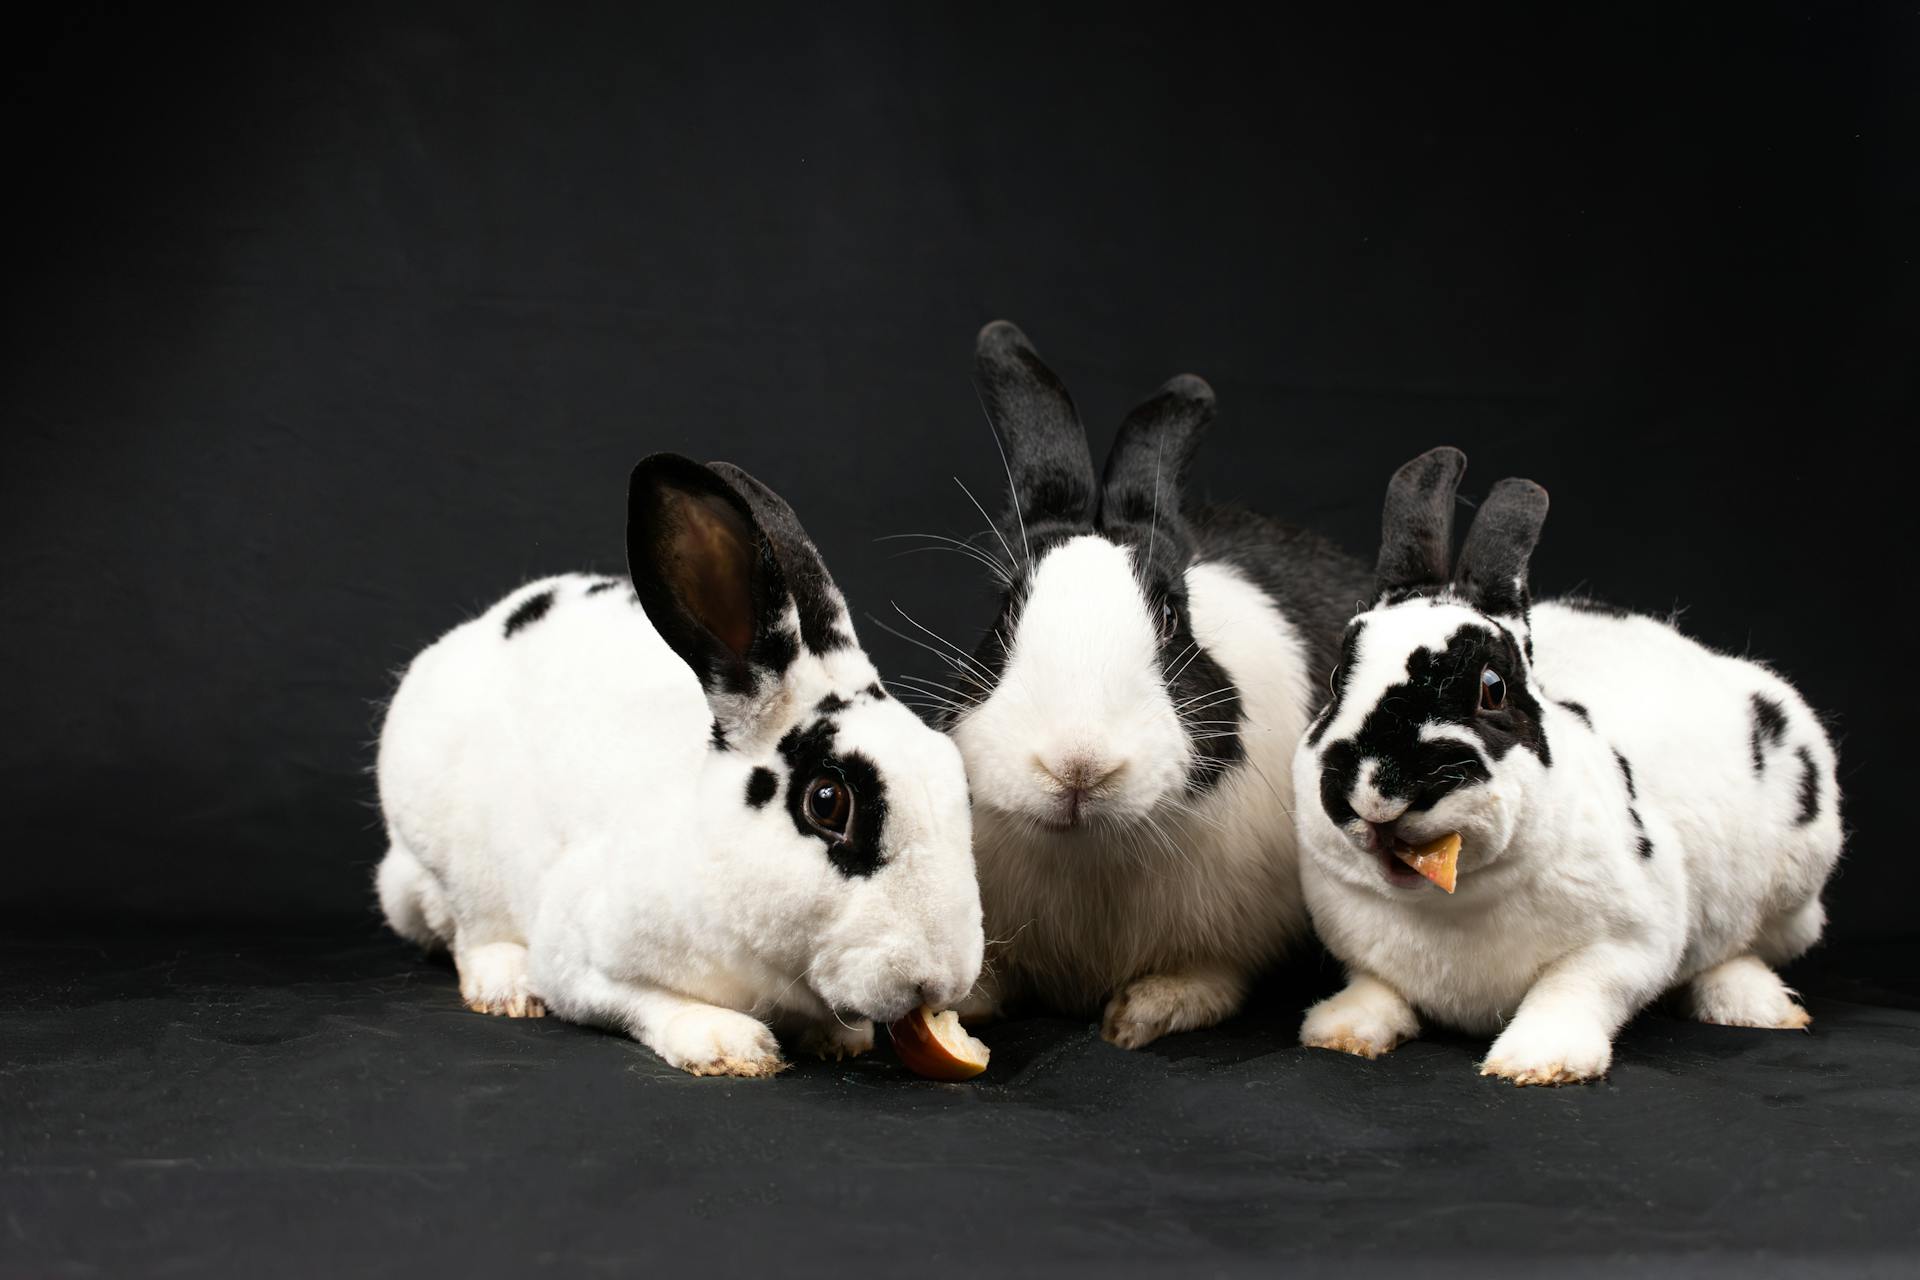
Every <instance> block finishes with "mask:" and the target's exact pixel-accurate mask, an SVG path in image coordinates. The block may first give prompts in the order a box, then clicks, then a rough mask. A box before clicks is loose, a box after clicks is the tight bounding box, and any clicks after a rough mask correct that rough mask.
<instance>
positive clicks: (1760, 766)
mask: <svg viewBox="0 0 1920 1280" xmlns="http://www.w3.org/2000/svg"><path fill="white" fill-rule="evenodd" d="M1752 703H1753V737H1752V741H1751V744H1750V745H1751V746H1752V747H1753V772H1754V773H1755V774H1756V775H1758V774H1760V773H1763V772H1765V770H1766V767H1767V756H1766V748H1767V747H1769V746H1774V747H1777V746H1779V745H1780V740H1781V739H1782V738H1784V737H1786V735H1787V713H1786V711H1785V710H1783V709H1782V708H1781V706H1780V704H1779V703H1777V702H1775V701H1774V700H1773V699H1772V698H1769V697H1766V696H1764V695H1762V694H1758V693H1756V694H1754V695H1753V698H1752Z"/></svg>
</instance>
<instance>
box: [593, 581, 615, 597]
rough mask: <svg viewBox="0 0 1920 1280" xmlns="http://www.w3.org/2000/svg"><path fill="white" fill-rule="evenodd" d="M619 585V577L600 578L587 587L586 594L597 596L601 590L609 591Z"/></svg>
mask: <svg viewBox="0 0 1920 1280" xmlns="http://www.w3.org/2000/svg"><path fill="white" fill-rule="evenodd" d="M619 585H620V579H618V578H602V579H600V581H598V582H596V583H594V584H593V585H592V586H590V587H588V588H587V594H588V595H590V596H597V595H599V594H600V593H601V592H602V591H611V590H613V589H614V588H615V587H617V586H619Z"/></svg>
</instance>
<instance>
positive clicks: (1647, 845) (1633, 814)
mask: <svg viewBox="0 0 1920 1280" xmlns="http://www.w3.org/2000/svg"><path fill="white" fill-rule="evenodd" d="M1613 761H1614V763H1615V764H1617V765H1619V766H1620V776H1621V778H1623V779H1624V780H1625V781H1626V784H1627V816H1628V817H1629V818H1631V819H1633V829H1634V830H1635V831H1637V832H1639V834H1640V843H1639V850H1640V856H1641V857H1643V858H1651V857H1652V856H1653V841H1651V840H1649V839H1648V838H1647V825H1646V823H1644V822H1642V821H1640V810H1639V808H1638V806H1636V805H1635V803H1634V802H1635V801H1636V800H1638V799H1639V798H1640V792H1639V790H1638V789H1637V788H1636V787H1635V786H1634V785H1633V766H1632V765H1630V764H1628V763H1627V758H1626V757H1625V756H1623V755H1621V754H1620V752H1619V751H1617V750H1616V751H1615V752H1614V753H1613Z"/></svg>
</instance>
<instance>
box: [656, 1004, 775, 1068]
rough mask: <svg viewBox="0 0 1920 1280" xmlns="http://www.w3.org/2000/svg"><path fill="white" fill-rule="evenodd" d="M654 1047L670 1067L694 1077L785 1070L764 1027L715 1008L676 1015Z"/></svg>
mask: <svg viewBox="0 0 1920 1280" xmlns="http://www.w3.org/2000/svg"><path fill="white" fill-rule="evenodd" d="M654 1047H655V1049H656V1050H657V1051H658V1052H659V1054H660V1056H661V1057H663V1058H665V1059H666V1060H667V1061H668V1062H669V1063H671V1064H673V1065H674V1066H676V1067H679V1068H680V1069H681V1070H682V1071H685V1072H687V1073H688V1074H690V1075H696V1076H748V1077H762V1076H771V1075H777V1074H778V1073H780V1072H782V1071H784V1070H786V1068H787V1064H786V1062H785V1061H784V1060H783V1059H782V1058H781V1057H780V1043H779V1041H777V1040H775V1039H774V1038H773V1032H772V1031H771V1030H769V1029H768V1027H767V1025H766V1024H765V1023H763V1022H761V1021H759V1020H758V1019H756V1018H750V1017H748V1016H747V1015H746V1014H744V1013H736V1012H734V1011H733V1010H732V1009H721V1008H718V1007H716V1006H712V1005H699V1006H696V1007H694V1008H691V1009H684V1010H682V1011H681V1012H679V1013H677V1014H675V1015H674V1016H673V1018H672V1019H671V1020H669V1021H668V1023H667V1025H666V1028H665V1030H664V1031H663V1033H662V1035H661V1037H660V1043H659V1044H657V1045H656V1046H654Z"/></svg>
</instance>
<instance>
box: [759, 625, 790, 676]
mask: <svg viewBox="0 0 1920 1280" xmlns="http://www.w3.org/2000/svg"><path fill="white" fill-rule="evenodd" d="M799 656H800V643H799V641H797V640H795V639H794V638H793V632H791V631H789V630H787V629H786V628H785V627H770V628H768V629H767V630H766V631H764V632H762V633H761V634H760V636H759V637H758V638H757V639H755V640H754V642H753V664H754V665H755V666H757V667H764V668H766V669H767V670H768V671H771V672H772V673H773V674H774V675H776V676H781V675H785V674H786V671H787V668H788V667H790V666H792V665H793V660H794V659H795V658H798V657H799Z"/></svg>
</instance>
